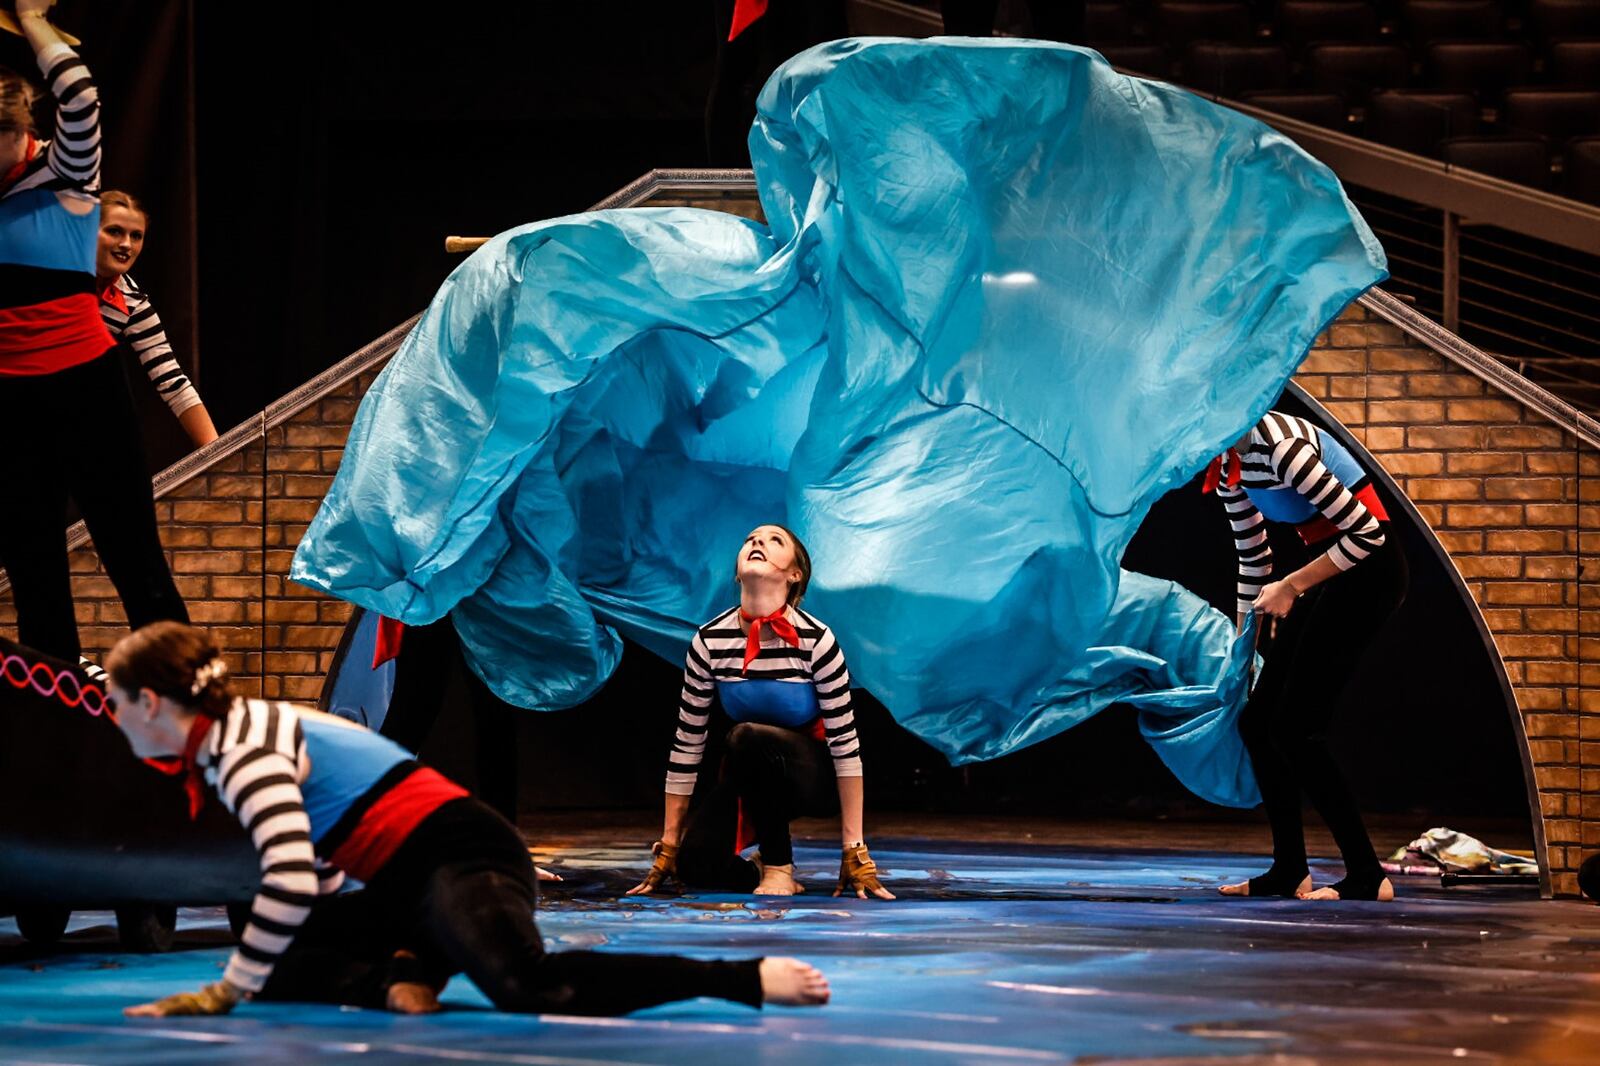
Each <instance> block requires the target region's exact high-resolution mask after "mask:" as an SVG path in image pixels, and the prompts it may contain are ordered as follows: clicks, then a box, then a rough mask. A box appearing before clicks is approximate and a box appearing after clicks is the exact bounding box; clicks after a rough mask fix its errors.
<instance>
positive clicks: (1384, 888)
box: [1300, 877, 1394, 903]
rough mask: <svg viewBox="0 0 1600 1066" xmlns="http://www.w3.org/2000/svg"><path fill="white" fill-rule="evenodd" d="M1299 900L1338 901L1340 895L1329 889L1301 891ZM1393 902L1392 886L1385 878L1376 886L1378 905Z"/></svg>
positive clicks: (1336, 891)
mask: <svg viewBox="0 0 1600 1066" xmlns="http://www.w3.org/2000/svg"><path fill="white" fill-rule="evenodd" d="M1300 898H1301V899H1316V900H1329V899H1339V898H1341V897H1340V895H1339V893H1338V890H1336V889H1334V888H1331V887H1329V888H1319V889H1317V890H1316V891H1315V892H1310V891H1302V892H1301V893H1300ZM1393 900H1394V886H1393V885H1391V884H1390V883H1389V879H1388V878H1387V877H1385V878H1384V879H1383V880H1382V881H1381V882H1380V883H1379V884H1378V902H1379V903H1389V902H1392V901H1393Z"/></svg>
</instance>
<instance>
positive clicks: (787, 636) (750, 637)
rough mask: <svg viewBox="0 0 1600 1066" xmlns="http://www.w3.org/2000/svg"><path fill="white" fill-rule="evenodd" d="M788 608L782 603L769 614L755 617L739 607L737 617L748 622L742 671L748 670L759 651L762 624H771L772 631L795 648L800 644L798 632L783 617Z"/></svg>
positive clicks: (747, 671)
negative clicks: (748, 630) (748, 628)
mask: <svg viewBox="0 0 1600 1066" xmlns="http://www.w3.org/2000/svg"><path fill="white" fill-rule="evenodd" d="M788 609H789V605H788V604H784V605H783V606H782V607H779V608H778V609H777V610H776V611H773V612H772V613H771V614H764V615H762V616H761V617H760V618H756V617H755V616H754V615H749V614H746V613H745V610H744V608H743V607H741V608H739V617H740V618H742V619H744V620H745V621H746V622H748V623H749V624H750V632H749V633H748V634H747V635H746V636H745V638H744V670H743V671H742V672H743V673H749V672H750V664H751V663H752V662H754V661H755V657H756V656H757V655H759V654H760V653H761V627H762V625H763V624H765V625H769V626H771V627H772V632H773V633H775V634H777V635H778V637H779V638H781V639H782V640H783V641H785V642H786V643H788V644H792V645H793V646H795V647H796V648H798V647H799V646H800V634H799V633H798V632H796V631H795V628H794V626H792V625H790V624H789V619H787V618H785V617H784V612H785V611H787V610H788Z"/></svg>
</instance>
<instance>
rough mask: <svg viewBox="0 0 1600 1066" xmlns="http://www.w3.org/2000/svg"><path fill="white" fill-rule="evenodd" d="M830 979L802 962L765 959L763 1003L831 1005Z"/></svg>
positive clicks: (797, 1005)
mask: <svg viewBox="0 0 1600 1066" xmlns="http://www.w3.org/2000/svg"><path fill="white" fill-rule="evenodd" d="M830 994H831V993H830V992H829V991H828V979H827V978H826V977H824V976H822V971H821V970H819V969H817V968H816V967H815V966H812V965H811V964H810V963H805V962H801V961H800V960H799V959H789V958H784V957H782V956H772V957H768V958H765V959H762V960H761V1002H763V1003H771V1004H774V1005H775V1006H779V1007H820V1006H822V1005H823V1004H824V1003H826V1002H828V996H829V995H830Z"/></svg>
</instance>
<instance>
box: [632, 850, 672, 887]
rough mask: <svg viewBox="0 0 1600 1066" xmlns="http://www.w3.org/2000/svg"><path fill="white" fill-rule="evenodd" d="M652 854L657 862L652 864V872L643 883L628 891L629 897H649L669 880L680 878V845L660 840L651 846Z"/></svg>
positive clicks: (645, 877)
mask: <svg viewBox="0 0 1600 1066" xmlns="http://www.w3.org/2000/svg"><path fill="white" fill-rule="evenodd" d="M650 854H652V855H654V856H655V857H656V858H655V862H653V863H651V864H650V872H649V873H647V874H645V875H644V880H643V881H640V882H639V883H638V884H637V885H634V886H633V887H632V888H630V889H628V892H627V894H628V895H630V896H642V895H648V894H649V893H651V892H654V891H655V890H656V889H658V888H660V887H661V885H662V884H663V883H664V882H665V881H666V880H667V879H668V878H670V877H677V876H678V845H676V844H667V843H665V842H663V841H660V840H658V841H656V842H655V843H654V844H652V845H650Z"/></svg>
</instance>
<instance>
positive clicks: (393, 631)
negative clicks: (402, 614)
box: [372, 615, 406, 670]
mask: <svg viewBox="0 0 1600 1066" xmlns="http://www.w3.org/2000/svg"><path fill="white" fill-rule="evenodd" d="M405 635H406V624H405V623H404V622H401V621H398V620H397V619H394V618H389V617H387V616H384V615H379V616H378V635H377V636H376V637H375V638H374V639H373V641H372V668H373V669H374V670H376V669H377V668H378V667H380V666H382V665H383V664H384V663H386V662H388V661H389V660H390V659H394V658H397V657H398V656H399V655H400V641H401V639H402V638H404V637H405Z"/></svg>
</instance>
